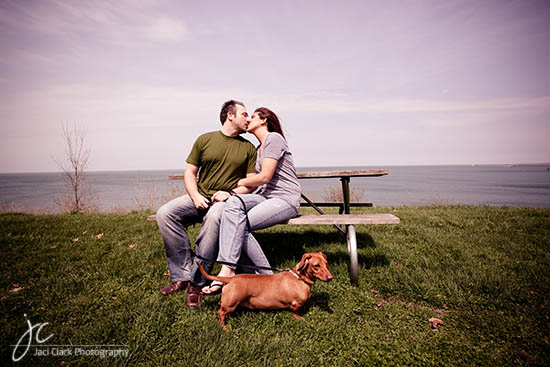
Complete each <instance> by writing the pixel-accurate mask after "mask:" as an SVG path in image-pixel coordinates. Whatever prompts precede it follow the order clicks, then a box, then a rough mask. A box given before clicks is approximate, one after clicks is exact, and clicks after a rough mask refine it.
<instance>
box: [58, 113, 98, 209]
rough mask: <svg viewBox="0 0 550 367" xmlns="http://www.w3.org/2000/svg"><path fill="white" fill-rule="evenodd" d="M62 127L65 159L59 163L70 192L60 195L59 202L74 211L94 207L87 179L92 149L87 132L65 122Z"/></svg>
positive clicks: (62, 207)
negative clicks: (70, 126) (86, 137)
mask: <svg viewBox="0 0 550 367" xmlns="http://www.w3.org/2000/svg"><path fill="white" fill-rule="evenodd" d="M62 128H63V139H64V142H65V159H64V163H60V162H59V161H58V162H57V164H58V165H59V168H60V169H61V174H62V175H63V181H64V182H65V185H66V186H67V188H68V189H69V192H70V193H69V194H66V195H64V196H62V197H60V198H59V199H58V200H57V204H58V205H60V207H61V209H62V210H70V211H72V212H82V211H85V210H90V209H93V208H94V207H93V206H92V196H93V195H92V190H91V187H90V185H88V182H87V181H86V169H87V167H88V159H89V158H90V149H89V148H88V147H87V146H86V145H85V143H84V138H85V136H86V134H85V133H84V131H83V130H82V129H79V128H77V127H76V126H73V128H72V129H71V128H69V126H68V125H67V124H63V125H62Z"/></svg>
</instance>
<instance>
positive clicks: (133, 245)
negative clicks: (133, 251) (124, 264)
mask: <svg viewBox="0 0 550 367" xmlns="http://www.w3.org/2000/svg"><path fill="white" fill-rule="evenodd" d="M136 246H137V245H136V244H135V243H132V244H131V245H128V247H129V248H136Z"/></svg>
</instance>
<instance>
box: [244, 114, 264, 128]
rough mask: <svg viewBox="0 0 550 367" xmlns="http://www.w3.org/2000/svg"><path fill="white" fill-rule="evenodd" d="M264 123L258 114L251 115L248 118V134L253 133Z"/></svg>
mask: <svg viewBox="0 0 550 367" xmlns="http://www.w3.org/2000/svg"><path fill="white" fill-rule="evenodd" d="M265 123H266V120H262V119H261V118H260V115H259V114H258V112H254V113H253V114H252V117H251V118H250V123H249V124H248V132H253V131H254V130H256V129H257V128H258V127H260V126H262V124H265Z"/></svg>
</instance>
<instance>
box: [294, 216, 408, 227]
mask: <svg viewBox="0 0 550 367" xmlns="http://www.w3.org/2000/svg"><path fill="white" fill-rule="evenodd" d="M399 222H400V220H399V218H398V217H396V216H395V215H393V214H327V215H316V214H313V215H301V216H299V217H295V218H292V219H290V220H289V221H288V222H287V223H286V224H296V225H298V224H319V225H320V224H399Z"/></svg>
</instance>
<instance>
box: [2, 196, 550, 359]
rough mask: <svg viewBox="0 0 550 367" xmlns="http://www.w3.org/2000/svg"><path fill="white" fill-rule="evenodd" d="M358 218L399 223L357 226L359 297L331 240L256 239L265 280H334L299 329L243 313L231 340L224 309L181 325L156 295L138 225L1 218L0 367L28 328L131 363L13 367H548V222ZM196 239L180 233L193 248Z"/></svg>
mask: <svg viewBox="0 0 550 367" xmlns="http://www.w3.org/2000/svg"><path fill="white" fill-rule="evenodd" d="M356 212H367V213H373V212H391V213H393V214H395V215H397V216H398V217H400V218H401V224H399V225H393V226H391V225H387V226H357V228H356V229H357V233H358V245H359V265H360V275H359V287H354V286H351V285H350V282H349V276H348V268H347V264H348V261H349V257H348V254H347V251H346V247H345V243H344V242H343V238H342V236H341V235H340V234H339V233H338V232H337V231H336V230H334V228H332V227H330V226H277V227H274V228H271V229H268V230H263V231H259V232H258V233H257V238H258V240H259V241H260V243H261V244H262V245H263V246H264V248H265V251H266V254H267V256H268V258H269V259H270V261H271V262H272V265H273V266H276V267H292V266H294V265H295V263H296V262H297V261H298V260H299V259H300V258H301V255H302V253H304V252H310V251H323V252H324V253H326V254H327V255H328V258H329V263H330V266H331V271H332V273H333V274H334V276H335V278H334V279H333V281H332V282H330V283H322V282H317V283H316V284H315V286H314V288H313V292H312V297H311V299H310V300H309V302H308V304H307V306H306V308H305V309H304V310H303V315H304V317H305V318H306V321H298V320H296V319H294V318H293V317H292V316H291V315H290V313H289V312H286V311H281V312H251V311H246V310H243V311H239V312H236V313H235V314H233V315H232V316H230V317H229V319H228V325H229V328H230V331H229V332H223V331H222V329H221V326H220V325H219V322H218V320H217V315H216V311H217V309H218V306H217V303H218V300H219V296H214V297H210V298H206V301H205V302H203V304H202V305H201V307H200V309H198V310H188V309H186V308H185V306H184V302H185V294H183V293H179V294H176V295H173V296H169V297H162V296H160V295H159V294H158V291H159V289H160V288H161V287H163V286H164V285H166V284H167V283H168V281H169V280H168V278H166V277H165V276H164V274H165V272H166V270H167V267H166V258H165V254H164V248H163V245H162V241H161V239H160V235H159V233H158V229H157V228H156V224H155V223H151V222H146V221H145V218H146V216H147V214H148V213H145V212H133V213H130V214H127V215H120V214H101V213H100V214H73V215H71V214H62V215H43V216H32V215H24V214H2V215H0V254H1V258H2V265H1V272H0V297H2V298H1V301H0V318H1V323H2V324H1V325H2V333H1V335H0V340H1V343H0V347H1V350H0V357H1V361H0V363H1V365H3V366H4V365H15V363H13V362H12V361H11V358H12V352H13V347H12V345H15V344H16V343H17V342H18V340H19V339H20V338H21V336H22V335H23V334H24V333H25V332H26V331H27V330H28V326H27V324H26V323H27V318H28V319H30V320H31V323H32V325H37V324H40V323H46V322H47V323H49V324H48V325H46V326H44V328H43V330H42V332H41V335H40V337H41V338H45V337H47V336H48V335H50V334H53V336H52V337H51V339H50V340H48V341H47V343H45V344H46V345H72V346H76V345H93V344H98V345H105V344H111V345H123V346H124V347H123V348H126V349H127V350H128V352H129V354H128V356H119V357H104V358H101V357H100V356H82V355H79V356H76V355H68V356H52V355H49V356H44V357H38V356H33V355H32V354H33V353H34V349H40V348H38V347H37V348H34V347H31V348H30V349H29V352H28V353H27V355H25V357H24V358H23V359H21V361H19V362H18V363H17V364H18V365H32V366H36V365H44V366H55V365H57V366H58V365H66V366H79V365H90V366H113V365H128V366H136V365H139V366H167V365H182V366H228V367H229V366H231V367H232V366H310V365H313V366H349V365H357V366H376V365H394V366H402V365H418V366H423V365H429V366H431V365H437V366H472V365H490V366H517V365H548V364H550V296H549V295H550V253H549V251H550V231H549V230H550V210H540V209H513V208H493V207H485V206H476V207H471V206H429V207H400V208H395V209H393V208H373V209H365V210H357V211H356ZM198 229H199V226H194V227H191V228H190V230H189V233H190V236H191V237H192V239H194V238H195V237H196V235H197V233H198ZM98 234H103V236H102V237H101V238H97V235H98ZM77 238H78V240H76V239H77ZM24 315H27V318H26V317H25V316H24ZM433 317H435V318H438V319H441V320H442V321H443V322H444V323H445V325H444V326H439V331H432V327H431V323H430V322H429V321H428V320H429V319H430V318H433ZM37 328H38V327H36V328H35V329H34V334H36V331H37ZM33 344H38V342H36V340H33ZM21 345H26V340H25V342H23V343H21ZM20 348H21V349H20V350H21V351H23V350H24V348H23V347H21V346H20ZM60 348H61V347H60ZM97 348H99V347H97ZM97 348H96V349H97ZM46 349H47V348H46ZM73 351H74V348H73Z"/></svg>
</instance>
